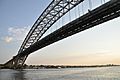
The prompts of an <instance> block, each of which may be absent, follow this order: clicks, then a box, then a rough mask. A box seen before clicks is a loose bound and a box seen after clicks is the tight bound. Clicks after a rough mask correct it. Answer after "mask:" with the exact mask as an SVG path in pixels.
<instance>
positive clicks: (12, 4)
mask: <svg viewBox="0 0 120 80" xmlns="http://www.w3.org/2000/svg"><path fill="white" fill-rule="evenodd" d="M51 1H52V0H18V1H16V0H0V44H1V45H0V63H5V62H6V61H7V60H9V59H11V58H12V56H14V55H16V54H17V51H18V49H19V48H20V45H21V44H22V41H23V40H24V38H25V36H26V34H27V32H28V31H29V29H30V28H31V26H32V25H33V23H34V22H35V21H36V19H37V18H38V17H39V15H40V14H41V13H42V11H43V10H44V9H45V8H46V7H47V5H48V4H49V3H50V2H51ZM98 3H100V0H99V1H97V2H94V3H93V5H94V6H97V4H98ZM85 7H86V6H84V8H85ZM76 9H77V8H76ZM74 11H75V9H74V10H73V12H74ZM73 12H71V15H73V14H72V13H73ZM77 13H78V12H77ZM81 13H82V12H81ZM63 18H64V17H63ZM74 18H75V15H74ZM67 19H68V18H67ZM64 21H66V22H67V21H68V20H66V19H64ZM64 23H65V22H64ZM56 25H57V26H59V25H60V24H59V21H58V22H57V23H56V24H55V25H54V26H56ZM119 26H120V18H117V19H114V20H111V21H109V22H106V23H103V24H101V25H98V26H96V27H94V28H92V29H89V30H86V31H83V32H81V33H78V34H75V35H73V36H71V37H68V38H66V39H64V40H61V41H59V42H56V43H54V44H52V45H50V46H47V47H45V48H43V49H41V50H38V51H36V52H34V53H32V54H31V55H30V56H29V57H28V59H27V61H26V63H27V64H66V65H67V64H71V65H72V64H74V65H79V64H109V63H114V64H120V59H119V56H120V49H119V48H120V37H119V35H120V27H119Z"/></svg>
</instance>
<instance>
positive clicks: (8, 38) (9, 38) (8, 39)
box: [4, 36, 13, 43]
mask: <svg viewBox="0 0 120 80" xmlns="http://www.w3.org/2000/svg"><path fill="white" fill-rule="evenodd" d="M12 40H13V38H12V37H9V36H6V37H5V38H4V41H5V42H7V43H10V42H11V41H12Z"/></svg>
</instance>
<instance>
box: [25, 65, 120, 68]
mask: <svg viewBox="0 0 120 80" xmlns="http://www.w3.org/2000/svg"><path fill="white" fill-rule="evenodd" d="M112 66H120V65H115V64H106V65H84V66H82V65H80V66H75V65H73V66H71V65H24V67H23V69H61V68H94V67H112Z"/></svg>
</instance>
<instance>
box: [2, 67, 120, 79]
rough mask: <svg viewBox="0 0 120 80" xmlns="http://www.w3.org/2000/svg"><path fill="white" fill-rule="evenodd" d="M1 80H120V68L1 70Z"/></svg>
mask: <svg viewBox="0 0 120 80" xmlns="http://www.w3.org/2000/svg"><path fill="white" fill-rule="evenodd" d="M0 80H120V67H118V66H116V67H98V68H66V69H25V70H10V69H1V70H0Z"/></svg>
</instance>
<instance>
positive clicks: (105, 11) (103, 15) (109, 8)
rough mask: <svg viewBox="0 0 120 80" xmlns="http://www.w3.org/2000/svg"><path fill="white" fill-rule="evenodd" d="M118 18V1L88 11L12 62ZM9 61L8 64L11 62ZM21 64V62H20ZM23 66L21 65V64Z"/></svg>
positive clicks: (36, 43) (119, 7) (26, 50)
mask: <svg viewBox="0 0 120 80" xmlns="http://www.w3.org/2000/svg"><path fill="white" fill-rule="evenodd" d="M119 16H120V0H111V1H109V2H107V3H105V4H103V5H101V6H99V7H98V8H96V9H94V10H92V11H89V12H88V13H87V14H85V15H83V16H81V17H79V18H77V19H76V20H74V21H72V22H70V23H68V24H66V25H65V26H63V27H62V28H60V29H58V30H56V31H54V32H53V33H51V34H49V35H48V36H46V37H44V38H42V39H41V40H39V41H37V42H35V43H34V44H32V45H31V46H30V47H28V48H27V49H25V50H24V51H22V52H21V53H20V54H18V55H17V56H15V57H14V58H13V59H12V61H14V62H15V61H16V60H17V59H18V58H19V59H20V58H25V59H24V61H25V60H26V58H27V56H28V55H29V54H30V53H32V52H34V51H36V50H38V49H41V48H43V47H45V46H48V45H50V44H52V43H54V42H56V41H59V40H61V39H64V38H66V37H68V36H71V35H73V34H75V33H78V32H81V31H84V30H86V29H89V28H92V27H94V26H95V25H99V24H101V23H103V22H106V21H109V20H111V19H114V18H116V17H119ZM12 61H10V62H12ZM10 62H9V61H8V63H9V64H7V63H6V66H8V67H10V68H13V67H15V68H18V67H21V66H22V65H21V66H20V65H18V64H17V65H16V64H14V65H12V64H11V63H10ZM22 62H23V60H22ZM22 64H23V63H22Z"/></svg>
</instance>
